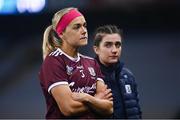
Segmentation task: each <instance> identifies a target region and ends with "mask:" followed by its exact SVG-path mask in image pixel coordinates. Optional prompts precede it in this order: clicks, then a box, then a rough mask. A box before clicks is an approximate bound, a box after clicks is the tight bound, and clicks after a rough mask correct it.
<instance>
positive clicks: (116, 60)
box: [94, 25, 141, 119]
mask: <svg viewBox="0 0 180 120" xmlns="http://www.w3.org/2000/svg"><path fill="white" fill-rule="evenodd" d="M121 46H122V33H121V31H120V30H119V29H118V28H117V26H115V25H104V26H100V27H98V28H97V29H96V32H95V37H94V51H95V53H96V55H97V56H96V60H97V61H98V63H99V65H100V68H101V71H102V73H103V74H104V76H105V77H104V82H105V84H107V85H108V87H109V88H110V89H111V90H112V94H113V108H114V113H113V117H112V118H121V119H127V118H134V119H138V118H141V109H140V106H139V99H138V92H137V84H136V82H135V78H134V75H133V74H132V72H130V70H129V69H127V68H126V67H125V66H124V64H123V63H122V62H120V56H121V50H122V47H121Z"/></svg>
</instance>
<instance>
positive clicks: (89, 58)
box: [79, 54, 95, 61]
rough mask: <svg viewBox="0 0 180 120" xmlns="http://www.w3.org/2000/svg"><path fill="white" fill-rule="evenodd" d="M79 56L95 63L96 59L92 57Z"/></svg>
mask: <svg viewBox="0 0 180 120" xmlns="http://www.w3.org/2000/svg"><path fill="white" fill-rule="evenodd" d="M79 56H80V57H81V58H83V59H87V60H90V61H91V60H92V61H94V60H95V59H94V58H92V57H89V56H86V55H82V54H79Z"/></svg>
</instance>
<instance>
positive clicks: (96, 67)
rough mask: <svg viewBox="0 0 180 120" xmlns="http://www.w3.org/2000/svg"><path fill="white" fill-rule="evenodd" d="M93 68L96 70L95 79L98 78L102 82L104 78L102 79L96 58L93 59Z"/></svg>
mask: <svg viewBox="0 0 180 120" xmlns="http://www.w3.org/2000/svg"><path fill="white" fill-rule="evenodd" d="M95 70H96V73H97V80H100V81H102V82H104V80H103V79H104V75H103V74H102V72H101V69H100V66H99V64H98V63H97V61H96V60H95Z"/></svg>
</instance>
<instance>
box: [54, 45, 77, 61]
mask: <svg viewBox="0 0 180 120" xmlns="http://www.w3.org/2000/svg"><path fill="white" fill-rule="evenodd" d="M57 50H58V51H59V52H60V53H61V54H64V55H65V56H66V57H67V58H69V59H70V60H72V61H74V62H78V61H79V60H80V56H79V53H78V54H77V57H76V58H73V57H71V56H69V55H67V54H66V53H65V52H63V51H62V50H61V49H60V48H57Z"/></svg>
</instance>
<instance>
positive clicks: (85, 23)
mask: <svg viewBox="0 0 180 120" xmlns="http://www.w3.org/2000/svg"><path fill="white" fill-rule="evenodd" d="M85 24H87V23H86V22H84V23H83V24H81V23H75V24H73V26H76V25H85Z"/></svg>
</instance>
